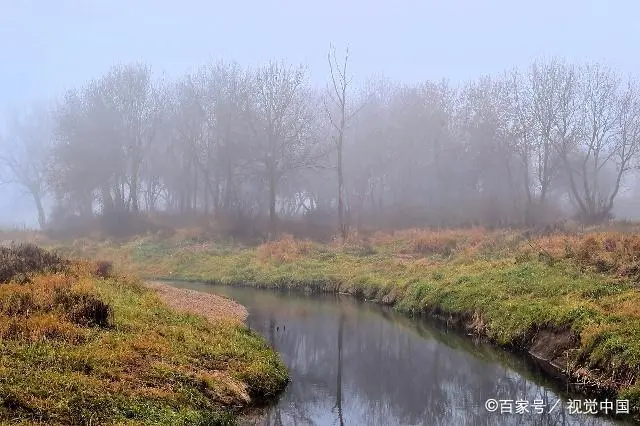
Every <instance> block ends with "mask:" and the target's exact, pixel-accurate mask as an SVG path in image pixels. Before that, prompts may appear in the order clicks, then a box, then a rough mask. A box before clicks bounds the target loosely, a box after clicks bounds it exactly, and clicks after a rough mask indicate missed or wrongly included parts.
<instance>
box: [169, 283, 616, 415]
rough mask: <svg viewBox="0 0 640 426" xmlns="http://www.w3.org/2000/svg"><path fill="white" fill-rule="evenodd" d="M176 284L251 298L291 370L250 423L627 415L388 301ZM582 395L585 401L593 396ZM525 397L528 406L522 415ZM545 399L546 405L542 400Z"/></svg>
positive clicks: (253, 314) (261, 326) (260, 327)
mask: <svg viewBox="0 0 640 426" xmlns="http://www.w3.org/2000/svg"><path fill="white" fill-rule="evenodd" d="M174 285H176V286H178V287H187V288H192V289H195V290H200V291H205V292H213V293H216V294H221V295H224V296H227V297H230V298H232V299H235V300H236V301H238V302H239V303H241V304H243V305H244V306H246V307H247V309H248V310H249V313H250V315H249V319H248V323H249V326H250V327H251V328H252V329H254V330H256V331H258V332H259V333H261V334H262V335H263V336H264V337H265V338H266V339H267V340H268V341H269V342H270V343H271V345H272V346H273V347H274V348H275V349H276V350H277V351H278V352H279V353H280V355H281V357H282V359H283V361H284V362H285V363H286V365H287V367H288V369H289V372H290V375H291V383H290V384H289V385H288V387H287V389H286V391H285V392H284V393H283V394H282V395H281V397H280V398H279V400H278V401H277V402H275V403H274V404H273V405H271V406H270V407H267V408H265V409H263V410H262V411H261V412H260V413H258V414H256V415H253V416H251V417H250V418H249V417H247V418H246V419H245V420H244V421H245V422H246V423H247V424H257V425H342V424H344V425H503V424H504V425H511V424H520V425H522V424H525V425H529V424H532V425H534V424H535V425H603V424H624V423H621V422H614V421H612V420H609V419H604V418H602V417H596V416H593V415H587V414H571V413H570V412H569V410H568V399H570V397H571V396H566V394H565V392H563V390H562V389H561V388H559V387H558V386H554V385H553V384H551V383H550V382H548V381H546V380H545V379H543V378H542V376H541V374H540V372H539V371H536V368H535V367H534V366H532V365H531V364H530V363H529V362H526V361H524V360H522V359H520V358H518V357H516V356H514V355H512V354H509V353H507V352H504V351H501V350H498V349H496V348H494V347H492V346H490V345H487V344H483V343H480V342H474V340H473V339H472V338H470V337H467V336H463V335H460V334H459V333H457V332H451V331H450V332H447V331H446V330H444V329H442V328H440V327H437V326H435V325H434V324H432V323H429V322H427V321H423V320H418V319H411V318H408V317H405V316H403V315H401V314H397V313H395V312H393V311H392V310H390V309H385V308H384V307H380V306H377V305H374V304H370V303H365V302H358V301H356V300H354V299H353V298H351V297H348V296H340V295H320V296H318V295H314V296H306V295H304V294H300V293H285V292H275V291H269V290H260V289H253V288H235V287H221V286H212V285H208V284H198V283H175V284H174ZM573 397H574V398H575V399H582V401H583V404H584V399H585V398H584V397H582V398H581V397H579V396H576V395H573ZM488 399H495V400H496V401H499V400H513V402H512V403H511V409H509V407H510V404H509V403H508V402H502V403H500V402H498V408H497V412H490V411H488V410H487V408H486V407H485V404H486V401H487V400H488ZM516 400H521V402H520V407H522V406H525V407H526V409H527V410H528V411H529V413H526V412H525V413H522V414H517V413H516V406H517V405H516V402H515V401H516ZM540 401H542V403H543V404H544V407H543V406H538V405H537V404H536V402H538V403H539V402H540ZM534 404H535V405H536V406H535V407H534ZM615 405H616V404H615V402H613V406H614V410H615ZM536 407H537V411H536ZM501 409H504V411H506V412H505V413H502V414H501V413H500V411H501ZM598 409H599V406H598ZM508 411H511V412H512V413H509V412H508ZM539 411H543V413H539Z"/></svg>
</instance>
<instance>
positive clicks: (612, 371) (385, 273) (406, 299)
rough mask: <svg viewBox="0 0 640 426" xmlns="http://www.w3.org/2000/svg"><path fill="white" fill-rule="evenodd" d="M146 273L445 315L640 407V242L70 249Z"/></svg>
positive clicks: (591, 237)
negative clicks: (324, 294)
mask: <svg viewBox="0 0 640 426" xmlns="http://www.w3.org/2000/svg"><path fill="white" fill-rule="evenodd" d="M67 250H71V251H73V252H75V253H81V254H84V255H86V256H89V257H92V256H103V257H104V256H107V257H109V258H111V259H113V260H115V261H116V262H117V263H118V265H119V266H120V267H121V268H123V269H125V270H129V271H135V272H137V273H140V274H143V275H145V276H152V277H163V278H180V279H193V280H206V281H211V282H216V283H223V284H241V285H255V286H261V287H271V288H296V289H304V290H309V291H339V292H346V293H350V294H353V295H355V296H357V297H361V298H365V299H370V300H375V301H377V302H380V303H385V304H390V305H393V306H395V307H396V308H398V309H400V310H402V311H406V312H411V313H424V314H437V315H439V316H449V317H450V318H452V319H454V320H456V321H460V322H462V323H463V325H464V326H466V327H468V328H469V329H471V330H472V331H474V332H476V333H478V334H480V335H484V336H486V337H488V338H489V339H491V340H492V341H494V342H496V343H498V344H500V345H504V346H509V347H512V348H516V349H523V350H531V351H533V352H536V354H537V355H539V356H541V357H543V358H545V359H547V360H549V361H550V362H552V363H554V364H555V365H562V366H565V367H566V368H567V370H568V372H569V373H570V374H571V375H572V376H574V378H576V379H584V380H586V381H587V382H588V383H589V384H590V385H592V386H593V387H595V388H597V389H598V391H604V392H605V393H611V394H617V395H618V397H620V398H625V399H630V400H631V406H632V409H634V410H635V411H636V413H637V412H638V410H639V407H640V382H639V381H638V377H639V373H640V294H639V293H638V287H637V282H638V281H640V236H636V235H635V234H620V233H614V232H602V233H589V234H580V235H578V234H574V235H569V234H555V235H550V236H545V237H537V238H534V239H529V238H527V237H525V236H523V235H522V234H520V233H517V232H507V231H504V232H486V231H484V230H482V229H474V230H460V231H439V232H437V231H421V230H412V231H406V232H400V233H395V234H376V235H373V236H371V237H369V238H357V237H354V238H352V239H351V240H350V241H347V242H345V243H334V244H324V245H322V244H316V243H312V242H309V241H298V240H294V239H293V238H290V237H284V238H282V239H281V240H279V241H276V242H271V243H267V244H263V245H261V246H258V247H245V248H242V247H227V246H223V245H220V244H213V243H208V242H203V241H200V242H197V241H193V240H191V241H189V240H167V239H164V240H160V239H157V238H153V237H149V238H146V239H138V240H135V241H129V242H126V243H123V244H115V243H108V242H107V243H102V244H96V243H92V242H90V241H77V242H76V244H75V247H73V248H69V246H67Z"/></svg>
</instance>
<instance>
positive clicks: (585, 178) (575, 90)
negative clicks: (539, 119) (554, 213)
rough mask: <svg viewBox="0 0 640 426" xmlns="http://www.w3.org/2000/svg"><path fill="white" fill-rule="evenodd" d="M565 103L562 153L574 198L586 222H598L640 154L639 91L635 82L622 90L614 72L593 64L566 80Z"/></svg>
mask: <svg viewBox="0 0 640 426" xmlns="http://www.w3.org/2000/svg"><path fill="white" fill-rule="evenodd" d="M563 104H564V107H563V109H562V112H563V114H561V115H560V117H559V119H558V130H559V134H560V138H559V143H560V144H559V147H558V148H559V152H560V153H561V155H562V159H563V162H564V165H565V171H566V173H567V176H568V181H569V188H570V191H571V196H572V199H573V200H574V201H575V203H576V205H577V207H578V212H579V216H580V219H581V220H583V221H584V222H586V223H594V222H599V221H601V220H604V219H606V218H608V217H609V216H610V214H611V210H612V209H613V203H614V200H615V197H616V196H617V194H618V192H619V189H620V185H621V182H622V180H623V178H624V177H625V175H626V174H627V173H628V172H629V171H630V170H631V166H632V165H633V161H634V160H635V158H636V156H637V153H638V144H639V143H640V141H639V140H638V137H637V130H636V126H637V124H636V122H637V119H638V112H637V108H638V106H637V105H638V99H637V89H636V87H635V83H634V82H629V83H628V85H627V87H626V89H622V86H621V79H620V77H619V76H617V75H616V74H615V73H614V72H613V71H611V70H610V69H608V68H606V67H604V66H602V65H599V64H588V65H585V66H583V67H581V68H580V69H579V72H578V73H575V74H572V76H571V78H570V79H569V80H567V81H566V83H565V91H564V101H563ZM569 123H571V124H569Z"/></svg>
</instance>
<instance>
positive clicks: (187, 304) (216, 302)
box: [145, 282, 248, 322]
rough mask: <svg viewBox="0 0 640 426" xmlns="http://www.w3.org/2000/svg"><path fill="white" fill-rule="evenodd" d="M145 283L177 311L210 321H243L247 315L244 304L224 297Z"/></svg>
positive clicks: (156, 283) (157, 283)
mask: <svg viewBox="0 0 640 426" xmlns="http://www.w3.org/2000/svg"><path fill="white" fill-rule="evenodd" d="M145 284H146V285H147V286H148V287H150V288H152V289H154V290H155V291H156V292H157V293H158V295H159V296H160V297H161V298H162V300H163V301H164V302H165V303H166V304H167V305H168V306H170V307H171V308H173V309H175V310H177V311H182V312H190V313H193V314H199V315H202V316H204V317H205V318H207V319H208V320H209V321H211V322H216V321H220V320H235V321H239V322H244V321H245V320H246V319H247V316H248V312H247V310H246V308H245V307H244V306H242V305H240V304H239V303H237V302H235V301H233V300H231V299H227V298H226V297H222V296H217V295H215V294H211V293H203V292H201V291H196V290H189V289H185V288H176V287H172V286H170V285H167V284H163V283H159V282H147V283H145Z"/></svg>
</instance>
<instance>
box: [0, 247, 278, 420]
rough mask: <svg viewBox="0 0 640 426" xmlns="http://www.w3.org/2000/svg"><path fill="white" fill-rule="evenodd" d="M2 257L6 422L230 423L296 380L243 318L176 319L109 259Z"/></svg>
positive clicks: (0, 412) (0, 362)
mask: <svg viewBox="0 0 640 426" xmlns="http://www.w3.org/2000/svg"><path fill="white" fill-rule="evenodd" d="M0 258H1V259H0V348H1V350H0V423H5V422H7V423H9V422H10V423H11V424H34V423H36V424H37V423H42V424H132V425H133V424H154V425H155V424H166V425H180V424H189V425H194V424H201V425H205V424H221V423H222V424H224V423H229V422H232V421H233V418H234V416H235V413H236V412H238V410H241V409H242V408H244V407H246V406H248V405H250V404H251V403H252V402H256V401H257V400H260V399H263V398H266V397H269V396H272V395H274V394H275V393H276V392H278V391H279V390H280V389H282V388H283V387H284V385H285V384H286V380H287V374H286V370H285V368H284V366H283V364H282V362H281V361H280V359H279V357H278V356H277V354H275V353H274V352H273V351H272V350H270V349H269V348H268V347H267V346H266V345H265V343H264V342H263V340H262V339H261V338H260V337H259V336H257V335H255V334H253V333H252V332H250V331H249V330H248V329H247V328H246V327H244V325H242V324H240V323H238V322H237V321H224V320H221V321H217V322H215V323H211V322H208V321H207V320H206V319H205V318H203V317H200V316H196V315H191V314H187V313H177V312H175V311H173V310H171V309H169V308H168V307H167V306H166V305H165V304H164V303H163V302H162V301H161V299H160V298H159V297H158V295H157V294H156V293H155V292H153V291H151V290H149V289H147V288H146V287H143V286H142V285H140V283H139V282H138V281H137V280H136V279H132V278H127V277H120V276H116V275H114V274H112V273H111V272H110V270H109V267H108V265H106V264H105V263H99V264H95V263H91V262H75V261H74V262H70V261H66V260H64V259H61V258H58V257H56V256H51V255H50V254H48V253H46V252H44V251H41V250H39V249H37V248H35V247H26V248H25V247H22V248H13V249H1V250H0Z"/></svg>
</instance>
